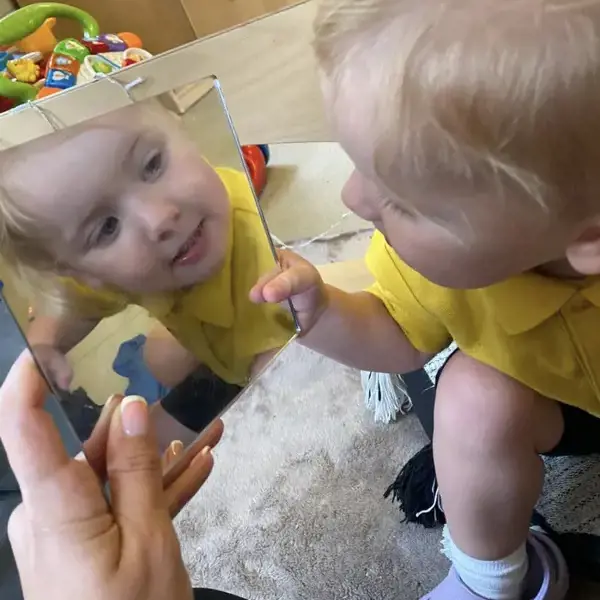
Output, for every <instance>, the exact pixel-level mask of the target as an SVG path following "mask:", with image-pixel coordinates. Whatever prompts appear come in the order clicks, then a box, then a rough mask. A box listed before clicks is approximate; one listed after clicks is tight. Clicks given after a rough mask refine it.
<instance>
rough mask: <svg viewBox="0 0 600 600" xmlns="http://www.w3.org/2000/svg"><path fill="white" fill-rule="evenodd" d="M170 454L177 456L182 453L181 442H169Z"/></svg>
mask: <svg viewBox="0 0 600 600" xmlns="http://www.w3.org/2000/svg"><path fill="white" fill-rule="evenodd" d="M170 450H171V454H172V455H173V456H179V454H181V452H183V442H181V441H179V440H175V441H174V442H171V447H170Z"/></svg>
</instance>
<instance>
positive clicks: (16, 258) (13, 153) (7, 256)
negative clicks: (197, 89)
mask: <svg viewBox="0 0 600 600" xmlns="http://www.w3.org/2000/svg"><path fill="white" fill-rule="evenodd" d="M122 110H123V111H137V112H138V114H139V115H140V116H141V117H142V118H143V119H144V121H148V122H156V120H157V119H158V118H160V115H161V114H163V115H164V114H166V113H169V111H168V110H166V109H165V106H164V103H163V102H162V101H161V100H159V99H150V100H146V101H144V102H143V103H140V104H136V105H133V106H127V107H126V108H124V109H122ZM116 112H121V111H116ZM113 114H115V113H109V114H108V115H104V116H103V117H99V118H98V119H94V120H93V121H89V122H87V123H82V124H80V125H76V126H74V127H71V128H69V129H65V130H61V131H60V132H57V133H56V134H52V135H48V136H45V137H43V138H40V139H37V140H34V141H33V142H30V143H28V144H25V145H23V146H19V147H16V148H12V149H9V150H4V151H2V152H1V153H0V255H1V256H2V257H3V259H4V260H5V262H6V263H7V265H8V266H9V268H10V269H11V270H12V271H14V273H15V275H16V279H17V280H18V281H19V283H21V284H22V289H21V290H20V291H21V293H23V294H25V295H26V296H28V297H33V296H35V297H36V299H37V300H38V302H41V303H43V304H44V305H45V308H46V309H47V310H48V311H51V312H69V313H70V314H71V313H73V312H75V311H79V312H86V313H89V312H94V313H98V315H97V316H104V314H105V313H107V312H110V311H109V310H108V308H107V307H106V306H100V305H97V304H98V303H97V302H96V306H94V302H93V301H92V300H87V301H86V299H85V298H84V296H83V295H82V294H78V293H75V291H74V290H73V289H71V287H70V286H68V285H65V284H64V281H63V280H61V279H60V277H58V273H59V268H58V265H57V264H56V261H55V258H54V256H53V255H52V254H51V253H50V252H49V250H48V248H49V244H48V243H47V242H49V241H50V240H49V237H48V236H49V232H47V231H45V229H44V224H43V223H40V222H38V221H37V220H36V219H35V215H31V214H27V213H26V212H24V211H23V210H22V209H21V207H20V206H19V201H18V196H19V192H17V193H16V194H15V193H14V190H11V189H10V188H12V187H13V186H11V185H7V181H10V168H11V165H13V164H14V161H18V160H19V157H22V156H24V155H27V154H30V153H33V152H35V153H46V154H48V156H50V155H51V152H52V149H53V148H54V147H55V146H56V144H57V143H61V142H64V141H65V140H67V139H69V138H71V137H73V136H75V135H78V134H80V133H81V132H82V131H85V130H86V129H89V128H93V127H98V126H99V125H100V126H111V116H112V115H113ZM171 114H172V113H169V115H171ZM173 116H174V117H175V115H173ZM176 118H177V120H178V121H180V118H179V117H178V116H176ZM175 126H177V125H175ZM59 136H60V137H59ZM57 169H59V170H60V165H57ZM18 187H19V188H20V190H21V193H26V190H27V182H19V183H18Z"/></svg>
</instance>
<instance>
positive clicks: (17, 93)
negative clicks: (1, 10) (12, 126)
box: [0, 2, 100, 104]
mask: <svg viewBox="0 0 600 600" xmlns="http://www.w3.org/2000/svg"><path fill="white" fill-rule="evenodd" d="M51 17H63V18H66V19H72V20H74V21H78V22H79V23H80V24H81V27H82V29H83V35H84V39H91V38H95V37H97V36H98V35H100V26H99V25H98V21H96V19H94V17H92V15H90V14H89V13H87V12H85V11H84V10H81V9H79V8H75V7H74V6H69V5H68V4H61V3H59V2H38V3H36V4H30V5H29V6H24V7H23V8H20V9H19V10H16V11H15V12H12V13H10V14H8V15H6V16H5V17H3V18H2V19H0V45H2V46H10V45H11V44H14V43H15V42H18V41H19V40H22V39H23V38H25V37H27V36H28V35H31V34H32V33H34V32H35V31H36V30H38V29H39V28H40V27H41V26H42V25H43V24H44V22H45V21H46V19H49V18H51ZM37 92H38V90H37V88H36V87H34V86H33V85H29V84H27V83H20V82H18V81H11V80H10V79H8V78H6V77H0V96H4V97H5V98H11V99H13V100H16V101H17V103H19V104H23V103H25V102H29V101H31V100H33V99H34V98H35V97H36V95H37Z"/></svg>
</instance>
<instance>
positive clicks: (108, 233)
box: [97, 217, 120, 244]
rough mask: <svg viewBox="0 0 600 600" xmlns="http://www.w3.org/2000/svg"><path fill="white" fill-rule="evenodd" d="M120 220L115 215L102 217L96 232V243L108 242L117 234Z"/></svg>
mask: <svg viewBox="0 0 600 600" xmlns="http://www.w3.org/2000/svg"><path fill="white" fill-rule="evenodd" d="M119 227H120V222H119V219H117V217H107V218H106V219H104V221H103V223H102V226H101V227H100V231H99V233H98V238H97V243H98V244H108V243H110V242H112V241H113V239H114V238H115V237H116V236H117V235H118V234H119Z"/></svg>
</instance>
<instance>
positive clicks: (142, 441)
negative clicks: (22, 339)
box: [0, 353, 212, 600]
mask: <svg viewBox="0 0 600 600" xmlns="http://www.w3.org/2000/svg"><path fill="white" fill-rule="evenodd" d="M45 394H46V388H45V385H44V382H43V380H42V378H41V377H40V376H39V374H38V372H37V370H36V368H35V366H34V363H33V361H32V360H31V357H30V355H29V354H28V353H24V354H23V355H22V356H21V357H20V358H19V359H18V361H17V363H16V364H15V366H14V367H13V369H12V370H11V372H10V374H9V375H8V377H7V379H6V381H5V382H4V385H3V386H2V388H1V389H0V438H1V439H2V442H3V443H4V446H5V449H6V452H7V454H8V458H9V461H10V464H11V466H12V468H13V470H14V473H15V476H16V478H17V480H18V482H19V485H20V488H21V491H22V495H23V504H21V505H20V506H19V507H17V509H16V510H15V512H14V513H13V515H12V516H11V519H10V522H9V527H8V530H9V538H10V541H11V543H12V545H13V550H14V554H15V559H16V562H17V566H18V569H19V573H20V576H21V582H22V586H23V592H24V596H25V598H26V600H38V599H39V600H42V599H43V600H52V599H57V600H58V599H60V600H80V599H81V598H86V599H89V600H131V599H132V598H144V599H145V600H163V599H164V598H177V599H178V600H184V599H186V598H191V597H192V596H191V588H190V582H189V578H188V575H187V573H186V571H185V568H184V565H183V561H182V559H181V553H180V548H179V545H178V542H177V538H176V536H175V532H174V530H173V525H172V523H171V518H170V515H169V512H168V510H167V504H168V498H167V495H166V494H165V492H164V491H163V481H162V472H161V459H160V456H159V455H158V453H157V450H156V441H155V437H154V434H153V432H152V431H151V430H150V429H148V425H149V419H148V409H147V406H146V404H145V403H144V402H143V401H140V400H141V399H139V398H138V399H128V401H123V402H119V403H111V405H112V406H111V407H109V408H108V409H107V412H108V413H110V419H109V423H108V427H107V436H106V438H107V439H106V441H107V443H106V471H107V477H108V481H109V483H110V488H111V503H112V506H111V507H109V506H108V504H107V502H106V500H105V498H104V495H103V493H102V487H101V484H100V482H99V480H98V478H97V476H96V474H95V473H94V471H93V470H92V468H91V467H90V466H89V465H88V464H87V463H86V462H85V461H79V460H73V459H70V458H69V456H68V455H67V453H66V451H65V449H64V447H63V445H62V442H61V439H60V436H59V434H58V431H57V430H56V428H55V427H54V424H53V422H52V418H51V417H50V415H49V414H48V413H46V412H45V411H44V410H43V404H44V398H45ZM136 400H137V401H136ZM117 406H118V407H119V410H116V407H117ZM106 418H108V417H106ZM211 465H212V459H211V457H210V455H203V454H200V455H198V456H196V458H194V459H193V460H192V461H191V463H190V464H189V466H188V468H187V469H186V473H187V474H188V476H189V477H190V481H191V475H192V474H195V476H196V481H197V482H199V485H200V484H201V482H202V481H203V480H204V479H205V478H206V476H207V473H208V471H209V470H210V467H211ZM188 483H189V481H188Z"/></svg>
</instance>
